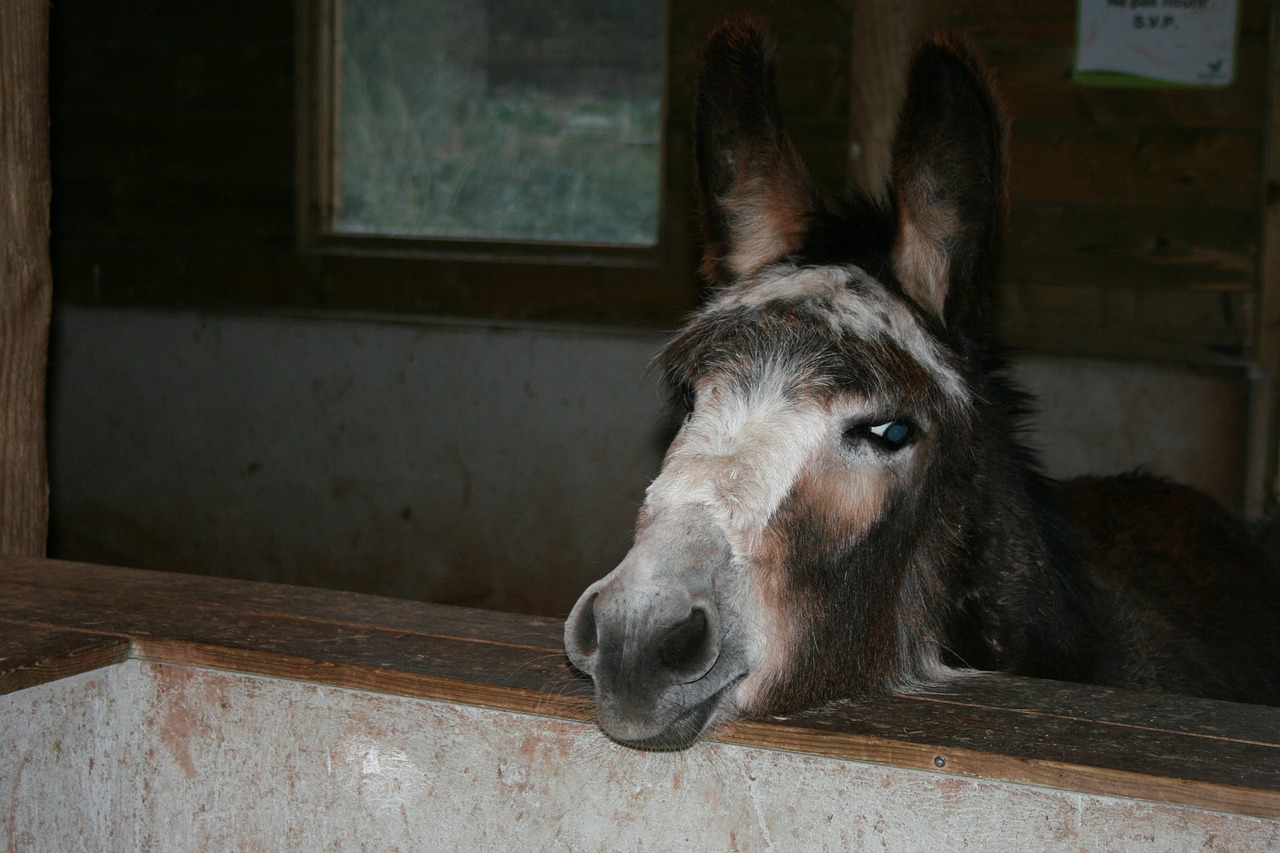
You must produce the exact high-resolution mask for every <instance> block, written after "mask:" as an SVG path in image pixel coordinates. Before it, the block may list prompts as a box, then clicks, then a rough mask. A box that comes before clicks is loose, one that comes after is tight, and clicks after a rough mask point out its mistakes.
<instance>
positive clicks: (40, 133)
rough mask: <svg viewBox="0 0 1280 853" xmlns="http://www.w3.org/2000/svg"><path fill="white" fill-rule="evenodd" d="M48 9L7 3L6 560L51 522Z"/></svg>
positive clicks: (3, 137)
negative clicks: (47, 458) (48, 453)
mask: <svg viewBox="0 0 1280 853" xmlns="http://www.w3.org/2000/svg"><path fill="white" fill-rule="evenodd" d="M48 66H49V3H48V0H6V2H4V3H0V152H3V155H2V156H0V199H3V203H0V240H3V244H4V248H3V257H0V553H2V554H24V555H41V554H43V553H44V549H45V539H46V538H47V533H48V518H49V484H48V474H47V470H46V464H45V435H44V425H45V419H44V399H45V362H46V359H47V353H48V340H49V314H50V305H51V299H52V292H53V273H52V269H51V265H50V260H49V197H50V183H49V97H48V93H49V76H48Z"/></svg>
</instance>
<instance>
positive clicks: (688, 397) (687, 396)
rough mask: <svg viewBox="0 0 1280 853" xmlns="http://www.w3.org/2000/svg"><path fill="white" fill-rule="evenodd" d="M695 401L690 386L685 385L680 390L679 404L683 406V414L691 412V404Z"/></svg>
mask: <svg viewBox="0 0 1280 853" xmlns="http://www.w3.org/2000/svg"><path fill="white" fill-rule="evenodd" d="M696 399H697V397H696V395H695V393H694V390H693V386H692V385H685V386H684V387H683V388H681V389H680V402H681V403H682V404H683V405H684V411H685V414H691V413H692V412H693V404H694V402H695V400H696Z"/></svg>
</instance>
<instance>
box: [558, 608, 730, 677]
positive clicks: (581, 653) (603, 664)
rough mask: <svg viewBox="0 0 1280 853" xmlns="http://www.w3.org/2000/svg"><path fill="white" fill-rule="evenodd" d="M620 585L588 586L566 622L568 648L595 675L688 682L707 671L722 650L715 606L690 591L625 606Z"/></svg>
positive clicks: (576, 662)
mask: <svg viewBox="0 0 1280 853" xmlns="http://www.w3.org/2000/svg"><path fill="white" fill-rule="evenodd" d="M625 598H626V596H624V595H622V594H621V593H620V592H619V590H618V589H616V588H613V587H610V586H604V585H602V583H598V584H597V585H595V586H593V587H591V588H589V589H588V590H587V591H586V592H585V593H583V595H582V597H581V598H580V599H578V603H577V604H576V605H575V606H574V608H573V612H572V613H571V614H569V621H568V622H567V623H566V624H565V637H564V639H565V643H564V645H565V651H566V652H567V653H568V655H569V660H571V661H572V662H573V665H574V666H576V667H577V668H578V669H580V670H582V671H583V672H585V673H586V674H587V675H590V676H591V677H592V678H595V679H597V680H598V679H600V678H604V679H605V680H606V681H613V680H614V679H616V678H618V677H623V678H624V679H627V680H629V681H630V682H631V683H633V684H638V683H640V682H646V683H647V682H650V681H653V682H654V683H655V686H656V684H657V683H663V684H684V683H688V682H690V681H696V680H698V679H699V678H701V677H702V676H703V675H705V674H706V673H707V670H709V669H711V667H712V666H713V665H714V664H715V662H716V658H717V657H719V655H720V629H719V619H718V617H717V615H716V608H715V606H714V605H712V604H711V603H710V602H709V601H704V600H702V599H701V597H700V596H693V595H690V594H688V593H687V592H682V593H680V594H672V595H668V596H657V597H654V598H650V599H649V600H648V601H647V603H646V605H645V606H642V607H640V608H639V609H634V610H633V609H631V608H628V607H626V606H625V604H624V601H623V599H625Z"/></svg>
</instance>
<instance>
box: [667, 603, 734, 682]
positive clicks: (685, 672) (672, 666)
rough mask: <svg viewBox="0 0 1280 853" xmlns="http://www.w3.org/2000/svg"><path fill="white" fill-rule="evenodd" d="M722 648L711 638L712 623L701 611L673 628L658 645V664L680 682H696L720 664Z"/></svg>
mask: <svg viewBox="0 0 1280 853" xmlns="http://www.w3.org/2000/svg"><path fill="white" fill-rule="evenodd" d="M718 653H719V648H718V646H717V644H716V643H715V641H714V638H713V637H712V635H711V621H710V620H709V619H708V618H707V611H706V610H704V609H702V608H701V607H694V608H691V610H690V611H689V615H688V617H686V618H685V619H683V620H681V621H680V622H678V623H676V624H675V625H672V626H671V627H670V628H668V629H667V632H666V634H665V635H664V636H662V637H661V639H660V640H659V641H658V661H659V662H660V663H661V664H662V667H663V668H664V669H666V670H667V672H669V673H670V675H671V678H672V679H673V680H674V681H677V682H689V681H696V680H697V679H699V678H701V677H702V676H703V675H705V674H706V672H707V670H709V669H710V668H711V665H712V664H713V663H715V661H716V655H717V654H718Z"/></svg>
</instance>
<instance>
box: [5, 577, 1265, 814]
mask: <svg viewBox="0 0 1280 853" xmlns="http://www.w3.org/2000/svg"><path fill="white" fill-rule="evenodd" d="M0 630H3V634H2V635H0V636H3V637H5V640H4V641H3V644H2V645H0V655H3V656H4V657H5V659H11V660H15V661H22V662H23V663H22V664H21V665H20V666H13V667H10V668H11V669H13V670H15V671H17V670H21V672H22V673H23V675H22V676H21V678H22V679H23V680H22V681H21V683H18V682H16V681H12V680H11V681H10V683H12V684H15V685H16V687H15V688H11V689H17V688H20V687H22V686H28V685H29V684H32V683H36V682H37V681H38V680H40V679H41V678H44V679H52V678H57V677H61V675H63V674H68V673H69V672H71V671H73V670H74V671H82V670H83V668H84V667H85V666H91V665H106V664H108V663H112V662H115V661H117V660H119V659H121V657H122V656H123V655H124V654H125V653H126V652H128V653H129V654H131V655H132V656H134V657H137V658H141V659H146V660H152V661H157V662H162V663H169V664H177V665H183V666H197V667H209V668H215V669H222V670H229V671H234V672H240V673H248V674H256V675H263V676H267V677H271V678H280V679H290V680H298V681H304V682H311V683H318V684H327V685H333V686H339V687H345V688H352V689H358V690H367V691H373V692H378V693H387V694H393V695H403V696H412V697H419V698H426V699H432V700H437V701H442V702H451V703H457V704H463V705H474V706H478V707H484V708H491V709H498V710H507V711H516V712H520V713H529V714H536V715H543V716H549V717H555V718H561V719H568V720H575V721H590V720H591V719H592V717H593V710H592V700H591V698H590V697H591V688H590V684H589V682H587V681H586V680H585V679H583V678H581V677H579V676H577V675H575V673H573V672H572V671H571V669H570V668H569V666H568V663H567V661H566V659H565V657H564V654H563V651H562V649H561V645H560V632H561V630H562V623H560V622H559V620H555V619H546V618H540V617H528V616H522V615H517V614H505V613H491V612H484V611H476V610H469V609H465V608H457V607H444V606H440V605H431V604H418V603H414V602H406V601H395V600H391V599H383V598H376V597H371V596H364V595H357V594H353V593H340V592H330V591H326V590H314V589H298V588H292V587H283V586H276V585H271V584H261V583H253V582H247V581H231V580H223V579H216V578H208V577H199V576H190V575H179V574H168V573H155V572H145V571H136V570H126V569H115V568H108V567H101V566H90V565H84V564H77V563H63V562H57V561H48V560H41V559H21V558H8V559H3V560H0ZM9 677H10V678H11V679H12V678H13V677H12V676H9ZM3 683H5V682H4V681H3V678H2V677H0V684H3ZM715 738H716V739H720V740H724V741H727V742H734V743H744V744H750V745H754V746H761V747H767V748H772V749H783V750H789V751H795V752H800V753H806V754H812V755H819V756H827V757H831V758H838V759H846V760H855V761H869V762H874V763H880V764H888V765H893V766H900V767H908V768H912V769H918V770H925V771H930V772H936V773H947V774H954V775H959V776H965V777H971V778H979V779H992V780H1000V781H1006V782H1017V783H1026V784H1034V785H1042V786H1048V787H1055V788H1064V789H1068V790H1076V791H1083V792H1089V793H1096V794H1106V795H1112V796H1118V797H1128V798H1136V799H1147V800H1156V801H1161V802H1166V803H1175V804H1181V805H1187V806H1194V807H1198V808H1209V809H1217V810H1222V811H1227V812H1234V813H1239V814H1247V815H1255V816H1263V817H1269V818H1280V709H1275V708H1261V707H1254V706H1245V705H1235V704H1231V703H1224V702H1213V701H1209V700H1200V699H1186V698H1180V697H1167V696H1153V695H1145V694H1134V693H1129V692H1127V691H1118V690H1110V689H1106V688H1099V687H1091V686H1084V685H1071V684H1065V683H1057V682H1041V681H1035V680H1031V679H1014V678H1006V677H1003V676H993V675H983V676H974V677H971V678H966V679H961V680H959V681H957V682H955V683H953V684H950V685H948V686H947V687H946V688H945V689H939V690H937V691H935V692H933V693H931V694H922V695H915V696H900V697H889V698H876V699H860V700H853V701H848V702H842V703H836V704H835V705H833V706H831V707H828V708H823V709H819V710H815V711H810V712H806V713H803V714H797V715H793V716H790V717H787V718H778V719H774V720H769V721H760V722H741V723H736V724H734V725H731V726H726V727H724V728H722V729H721V730H719V731H718V732H716V733H715Z"/></svg>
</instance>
